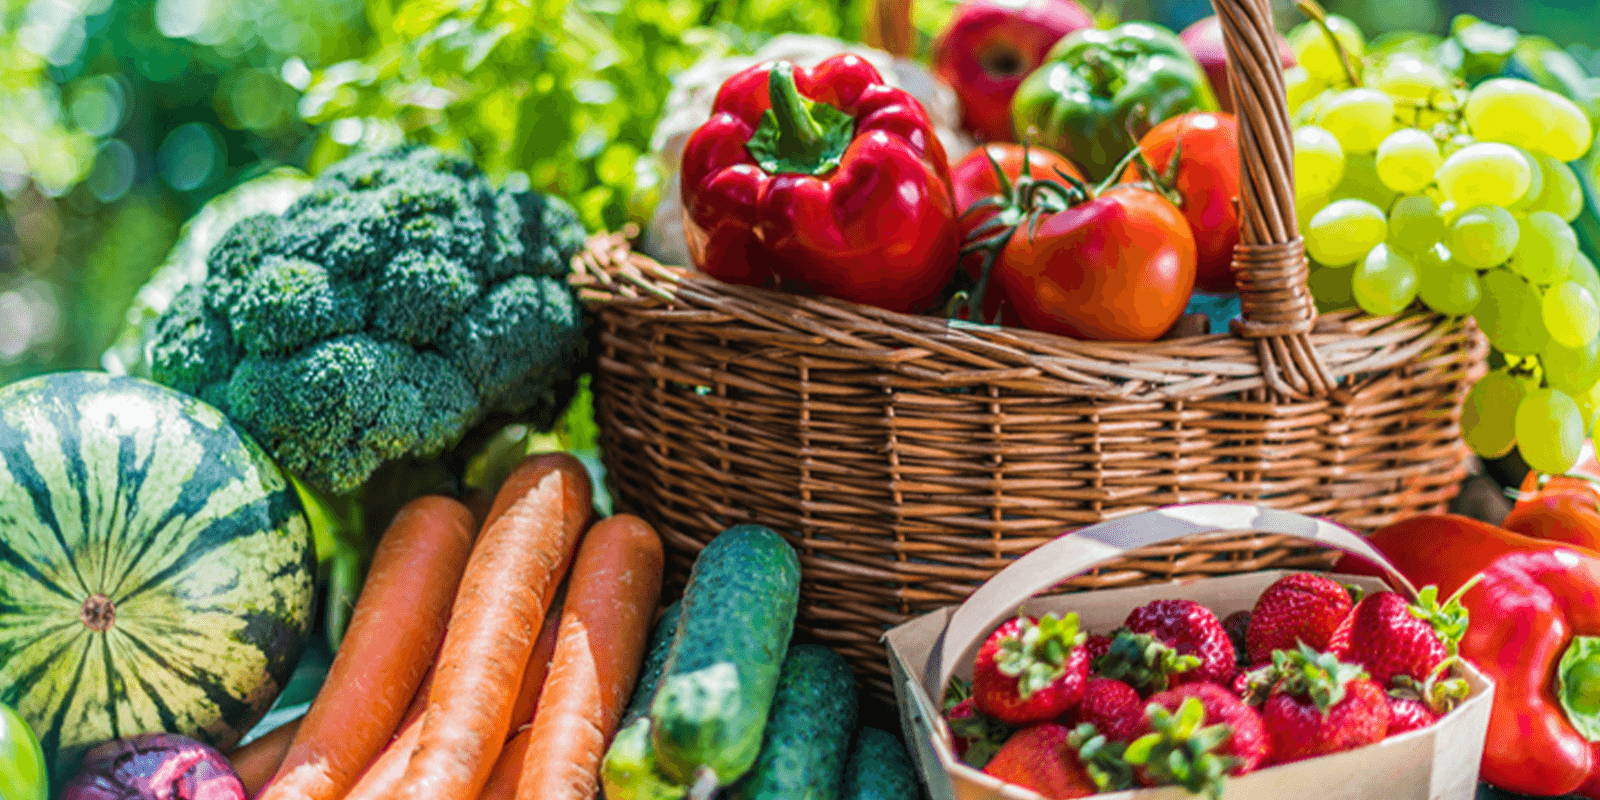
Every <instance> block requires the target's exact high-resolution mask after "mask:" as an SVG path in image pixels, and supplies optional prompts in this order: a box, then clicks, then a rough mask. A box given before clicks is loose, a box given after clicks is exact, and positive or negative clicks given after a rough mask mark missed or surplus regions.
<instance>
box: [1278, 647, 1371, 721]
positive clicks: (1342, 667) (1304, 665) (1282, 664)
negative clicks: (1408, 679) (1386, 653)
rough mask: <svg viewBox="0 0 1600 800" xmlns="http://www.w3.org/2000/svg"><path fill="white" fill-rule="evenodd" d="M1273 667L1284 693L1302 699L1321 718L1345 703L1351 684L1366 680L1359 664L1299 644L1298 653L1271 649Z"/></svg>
mask: <svg viewBox="0 0 1600 800" xmlns="http://www.w3.org/2000/svg"><path fill="white" fill-rule="evenodd" d="M1272 668H1273V669H1274V670H1276V671H1277V673H1278V686H1279V688H1281V689H1282V690H1283V691H1284V692H1286V693H1288V694H1291V695H1294V696H1296V697H1304V698H1307V699H1309V700H1311V702H1312V703H1313V704H1315V705H1316V707H1317V710H1318V711H1320V712H1322V716H1324V717H1326V716H1328V711H1329V709H1331V708H1333V707H1334V706H1336V705H1338V704H1339V702H1340V701H1342V700H1344V694H1345V687H1346V686H1348V685H1349V683H1350V682H1351V681H1354V680H1359V679H1361V678H1365V677H1367V671H1366V670H1365V669H1362V668H1361V666H1360V665H1359V664H1351V663H1349V662H1345V661H1340V660H1339V657H1338V656H1335V655H1333V654H1331V653H1322V652H1318V651H1316V650H1313V649H1312V648H1310V647H1307V646H1306V645H1304V644H1302V645H1300V648H1299V649H1298V650H1274V651H1273V653H1272Z"/></svg>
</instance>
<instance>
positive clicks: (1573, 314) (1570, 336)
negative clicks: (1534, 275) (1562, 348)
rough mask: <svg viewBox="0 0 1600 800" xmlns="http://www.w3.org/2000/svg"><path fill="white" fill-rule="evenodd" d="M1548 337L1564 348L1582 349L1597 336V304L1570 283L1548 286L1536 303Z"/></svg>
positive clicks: (1599, 327) (1599, 328)
mask: <svg viewBox="0 0 1600 800" xmlns="http://www.w3.org/2000/svg"><path fill="white" fill-rule="evenodd" d="M1540 310H1541V311H1542V312H1543V316H1544V327H1545V329H1546V330H1548V331H1550V338H1551V339H1553V340H1554V341H1556V342H1558V343H1560V344H1563V345H1566V346H1567V347H1583V346H1584V345H1587V344H1588V343H1589V342H1592V341H1594V338H1595V336H1596V335H1600V303H1596V302H1595V297H1594V295H1592V294H1589V290H1588V289H1585V288H1583V287H1582V286H1579V285H1578V284H1576V283H1573V282H1572V281H1563V282H1561V283H1559V284H1556V285H1555V286H1552V287H1550V288H1549V289H1548V290H1546V291H1545V293H1544V298H1543V299H1542V300H1541V301H1540Z"/></svg>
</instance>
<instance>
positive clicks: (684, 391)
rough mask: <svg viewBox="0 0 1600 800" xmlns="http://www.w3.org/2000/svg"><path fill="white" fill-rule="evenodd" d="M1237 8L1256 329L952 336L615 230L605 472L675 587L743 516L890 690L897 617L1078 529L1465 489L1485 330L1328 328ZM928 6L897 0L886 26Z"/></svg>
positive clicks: (1161, 572) (1249, 323)
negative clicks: (1236, 506)
mask: <svg viewBox="0 0 1600 800" xmlns="http://www.w3.org/2000/svg"><path fill="white" fill-rule="evenodd" d="M1216 5H1217V9H1218V12H1219V14H1220V15H1221V16H1222V19H1223V27H1224V32H1225V34H1226V37H1227V41H1228V46H1229V54H1230V58H1231V59H1232V63H1233V65H1234V67H1235V74H1236V75H1242V76H1243V79H1242V80H1236V81H1235V82H1234V83H1235V99H1236V103H1235V107H1236V108H1237V109H1239V114H1240V133H1241V150H1242V153H1241V155H1242V158H1241V160H1242V164H1243V178H1244V180H1243V188H1242V192H1241V198H1240V206H1241V214H1242V220H1243V223H1242V231H1241V238H1242V242H1241V246H1240V248H1239V251H1238V254H1237V255H1236V258H1235V264H1234V272H1235V275H1236V277H1237V282H1238V285H1239V288H1240V294H1241V299H1242V300H1243V306H1244V311H1245V318H1244V319H1243V320H1241V321H1239V323H1238V324H1236V325H1235V327H1234V333H1233V335H1213V336H1203V337H1193V338H1183V339H1174V340H1168V341H1160V342H1154V343H1148V344H1144V343H1141V344H1120V343H1116V344H1114V343H1104V342H1084V341H1077V340H1073V339H1068V338H1064V337H1060V336H1054V335H1050V334H1043V333H1036V332H1031V331H1025V330H1019V329H1013V328H997V327H982V326H971V325H961V324H952V323H950V322H949V321H947V320H944V319H939V318H934V317H918V316H908V315H904V314H897V313H893V312H888V311H883V310H880V309H876V308H871V307H865V306H859V305H853V304H850V303H845V302H841V301H836V300H830V299H819V298H809V297H801V296H795V295H787V294H781V293H777V292H772V291H767V290H762V289H753V288H747V287H740V286H732V285H727V284H723V283H720V282H718V281H716V280H714V279H711V278H709V277H707V276H705V275H702V274H699V273H695V272H692V271H689V270H684V269H680V268H674V267H665V266H662V265H659V264H657V263H655V262H654V261H652V260H650V259H648V258H646V257H644V256H642V255H639V254H636V253H633V252H631V251H630V250H629V249H628V245H627V238H626V237H625V236H623V235H609V236H602V237H597V238H596V239H594V240H593V241H591V243H590V248H589V250H588V252H587V253H585V254H584V256H583V257H582V258H580V259H579V261H578V265H577V269H576V272H575V276H574V280H575V283H576V284H577V285H578V286H579V287H580V289H582V291H583V294H584V297H585V300H586V301H587V302H588V303H589V305H590V307H591V308H593V309H594V310H595V311H596V312H597V318H598V321H599V337H600V339H599V362H598V369H597V373H596V377H595V381H594V389H595V403H596V411H597V414H598V417H599V420H600V425H601V431H602V437H603V438H602V447H603V449H604V453H605V462H606V467H607V469H608V471H609V473H610V476H611V477H610V480H611V486H612V491H613V494H614V496H615V498H616V500H617V504H618V507H619V508H620V509H625V510H629V511H632V512H635V513H638V514H641V515H643V516H645V517H646V518H647V519H649V520H651V521H652V522H653V523H655V524H656V525H657V526H658V528H659V529H660V530H661V532H662V534H663V535H664V536H665V537H666V540H667V543H668V546H669V548H670V551H671V553H672V558H671V566H670V568H669V572H670V573H671V577H672V578H674V579H675V580H677V581H679V582H681V581H682V580H683V579H684V578H685V577H686V575H687V571H688V565H689V563H690V562H691V560H692V558H693V554H694V553H696V552H698V550H699V548H700V547H702V546H703V545H704V543H705V542H707V541H708V540H709V539H710V538H711V537H712V536H714V535H715V534H716V533H717V532H719V531H721V530H722V529H723V528H725V527H727V526H728V525H730V524H733V523H736V522H742V521H757V522H761V523H764V524H766V525H769V526H771V527H773V528H775V529H777V530H779V531H782V532H784V533H786V534H788V535H789V536H790V539H791V541H792V542H793V543H794V544H795V546H796V547H797V548H798V549H799V551H800V554H801V560H802V563H803V565H804V586H803V589H802V592H803V597H802V603H801V606H802V607H801V612H800V624H801V627H802V629H804V630H805V631H807V632H808V633H810V634H811V635H813V636H816V637H817V638H819V639H822V640H824V641H827V642H829V643H831V644H833V645H835V646H836V647H838V648H839V649H840V650H841V651H842V652H844V653H845V654H846V655H847V656H849V657H850V658H851V660H852V661H853V662H854V663H855V665H856V666H857V669H858V670H860V671H861V672H862V673H863V674H864V676H866V677H867V678H868V679H869V681H870V683H871V686H872V688H873V689H874V690H875V691H877V692H879V693H881V695H882V696H887V693H888V683H887V667H886V664H885V661H884V656H883V650H882V647H881V645H880V644H879V642H878V639H879V636H880V635H881V634H882V632H883V630H884V629H885V628H886V627H888V626H890V625H893V624H896V623H898V622H901V621H903V620H905V619H907V618H908V617H910V616H912V615H916V614H918V613H921V612H924V611H927V610H929V609H932V608H936V607H939V606H944V605H948V604H952V603H958V602H960V601H961V600H963V599H964V598H965V597H966V595H967V594H968V593H969V592H970V591H971V590H972V589H973V588H974V587H976V586H977V585H979V584H980V583H982V582H983V581H984V580H985V579H987V578H988V577H989V576H990V575H992V574H994V573H995V572H996V571H998V570H999V569H1000V568H1001V567H1002V566H1004V564H1005V563H1006V562H1007V560H1008V559H1010V558H1012V557H1014V556H1015V555H1016V554H1019V553H1023V552H1027V551H1029V550H1032V549H1034V548H1035V547H1038V546H1039V545H1040V544H1041V543H1042V542H1043V541H1045V540H1046V539H1048V538H1051V537H1052V536H1055V535H1057V534H1059V533H1060V532H1061V531H1062V530H1064V529H1068V528H1072V527H1075V526H1080V525H1084V524H1087V523H1091V522H1096V521H1099V520H1102V519H1105V518H1107V517H1109V516H1112V515H1116V514H1123V513H1128V512H1131V511H1136V510H1143V509H1148V508H1152V507H1156V506H1161V505H1167V504H1172V503H1189V502H1197V501H1204V500H1216V499H1226V498H1235V499H1240V500H1251V501H1259V502H1263V503H1267V504H1270V505H1274V506H1279V507H1284V508H1291V509H1295V510H1299V511H1303V512H1307V513H1312V514H1320V515H1326V516H1329V517H1332V518H1334V519H1337V520H1339V521H1341V522H1343V523H1345V524H1347V525H1350V526H1352V527H1355V528H1357V529H1362V528H1369V527H1372V526H1376V525H1380V524H1383V523H1385V522H1387V521H1389V520H1392V519H1394V518H1395V517H1397V516H1399V515H1403V514H1410V513H1415V512H1420V511H1425V510H1435V509H1438V508H1440V507H1441V506H1442V505H1443V504H1444V503H1445V502H1446V501H1447V500H1448V499H1449V498H1450V497H1451V496H1452V495H1453V494H1454V493H1455V488H1456V484H1457V482H1458V481H1459V480H1460V479H1461V478H1462V477H1463V474H1464V470H1465V463H1466V453H1465V451H1464V450H1463V447H1462V445H1461V443H1460V438H1459V434H1458V428H1457V422H1458V414H1459V406H1460V401H1461V398H1462V397H1463V396H1464V395H1465V393H1466V390H1467V388H1468V387H1469V386H1470V383H1471V381H1472V380H1473V379H1474V378H1475V377H1476V374H1477V373H1478V371H1479V370H1480V369H1481V364H1482V362H1483V359H1484V356H1485V354H1486V345H1485V343H1484V341H1483V338H1482V336H1481V335H1479V334H1478V332H1477V330H1476V329H1475V328H1473V327H1472V326H1471V324H1470V322H1468V321H1464V320H1455V319H1446V318H1443V317H1439V316H1437V315H1433V314H1426V313H1412V314H1407V315H1403V316H1400V317H1395V318H1371V317H1366V316H1361V315H1357V314H1354V313H1341V314H1335V315H1328V316H1323V317H1321V318H1320V319H1318V318H1317V316H1316V312H1315V310H1314V307H1313V306H1312V303H1311V300H1310V297H1309V294H1308V292H1307V291H1306V288H1305V277H1306V263H1305V257H1304V255H1303V250H1302V249H1301V245H1300V238H1299V232H1298V230H1297V226H1296V223H1295V215H1294V208H1293V192H1292V191H1291V186H1292V183H1291V175H1290V169H1291V165H1292V157H1291V155H1290V129H1289V124H1288V117H1287V112H1286V110H1285V107H1284V100H1283V88H1282V76H1281V74H1280V72H1279V68H1278V62H1277V54H1276V50H1275V49H1274V48H1275V46H1274V45H1273V44H1271V42H1272V39H1271V38H1270V35H1271V32H1272V31H1271V21H1270V17H1269V15H1268V12H1267V5H1266V3H1265V0H1217V2H1216ZM904 11H905V4H904V2H903V0H899V2H896V0H885V2H884V3H883V5H882V6H881V7H880V8H879V9H878V14H877V22H876V23H875V24H883V20H885V19H889V18H895V17H902V16H903V12H904ZM900 24H901V25H905V24H908V23H907V22H905V20H904V19H903V18H902V19H901V22H900ZM907 38H908V37H907ZM1241 65H1243V69H1242V70H1241V69H1240V66H1241ZM1324 563H1326V559H1325V556H1324V555H1323V554H1322V553H1320V552H1318V551H1308V550H1306V549H1304V548H1303V547H1301V546H1297V545H1296V544H1294V543H1293V542H1291V541H1287V540H1280V539H1278V538H1276V537H1272V536H1238V535H1233V536H1214V537H1199V538H1197V539H1192V540H1186V541H1184V542H1182V543H1179V544H1173V545H1165V546H1162V547H1158V548H1152V549H1150V550H1147V551H1142V552H1139V553H1136V554H1134V555H1132V556H1130V557H1128V558H1126V559H1124V560H1122V561H1120V562H1118V563H1116V564H1115V565H1113V566H1111V567H1108V568H1105V569H1102V570H1099V571H1097V572H1096V573H1095V574H1092V575H1087V576H1083V577H1079V578H1075V579H1073V580H1072V581H1070V582H1069V583H1068V584H1067V585H1066V586H1067V587H1068V588H1077V589H1089V588H1105V587H1110V586H1121V585H1130V584H1135V583H1141V582H1149V581H1159V580H1169V579H1172V578H1175V577H1181V576H1185V575H1217V574H1228V573H1236V572H1245V571H1253V570H1258V569H1264V568H1268V567H1293V566H1314V565H1318V564H1324Z"/></svg>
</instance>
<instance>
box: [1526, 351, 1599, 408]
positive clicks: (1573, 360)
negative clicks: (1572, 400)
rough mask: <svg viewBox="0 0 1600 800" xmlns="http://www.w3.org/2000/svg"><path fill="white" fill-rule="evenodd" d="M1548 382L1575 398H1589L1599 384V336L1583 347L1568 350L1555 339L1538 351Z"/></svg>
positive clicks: (1551, 386)
mask: <svg viewBox="0 0 1600 800" xmlns="http://www.w3.org/2000/svg"><path fill="white" fill-rule="evenodd" d="M1539 363H1540V364H1541V365H1542V366H1543V367H1544V379H1545V382H1546V383H1548V384H1550V388H1552V389H1560V390H1561V391H1563V392H1566V393H1567V394H1570V395H1572V396H1573V397H1578V396H1580V395H1582V396H1585V397H1587V396H1588V393H1589V390H1590V389H1592V388H1594V386H1595V385H1596V384H1600V337H1596V338H1594V339H1591V340H1589V342H1588V343H1587V344H1585V345H1583V346H1581V347H1568V346H1566V345H1564V344H1561V343H1560V342H1557V341H1555V340H1554V339H1552V340H1551V341H1550V342H1549V343H1548V344H1546V345H1545V346H1544V349H1543V350H1540V351H1539Z"/></svg>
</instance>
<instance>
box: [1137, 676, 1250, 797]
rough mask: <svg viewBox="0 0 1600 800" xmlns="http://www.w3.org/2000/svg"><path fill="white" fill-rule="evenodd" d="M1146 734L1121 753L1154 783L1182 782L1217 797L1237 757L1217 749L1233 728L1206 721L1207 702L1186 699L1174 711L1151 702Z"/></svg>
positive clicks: (1187, 787) (1160, 784) (1148, 710)
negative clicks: (1148, 725)
mask: <svg viewBox="0 0 1600 800" xmlns="http://www.w3.org/2000/svg"><path fill="white" fill-rule="evenodd" d="M1146 713H1147V714H1149V719H1150V729H1151V730H1150V733H1147V734H1145V735H1144V736H1141V737H1139V738H1138V739H1135V740H1133V742H1132V743H1130V744H1129V745H1128V747H1127V750H1125V751H1124V752H1123V758H1124V759H1125V760H1126V761H1127V762H1128V763H1129V764H1132V765H1134V766H1136V767H1139V768H1141V769H1142V770H1143V771H1144V774H1145V776H1146V777H1147V778H1149V779H1150V780H1151V781H1152V782H1153V783H1154V784H1155V785H1158V786H1166V785H1173V786H1181V787H1183V788H1185V789H1187V790H1189V791H1190V792H1193V793H1195V794H1202V793H1203V794H1205V795H1206V796H1208V797H1210V798H1212V800H1218V799H1219V798H1221V797H1222V788H1223V784H1224V782H1225V781H1226V779H1227V776H1228V773H1229V772H1230V771H1231V770H1233V769H1234V767H1236V766H1238V764H1239V759H1237V758H1235V757H1233V756H1229V755H1223V754H1221V753H1218V752H1217V750H1218V749H1219V748H1220V747H1222V745H1223V744H1224V743H1225V742H1227V741H1228V740H1229V738H1231V737H1232V736H1233V727H1232V726H1230V725H1224V724H1217V725H1206V724H1205V721H1206V710H1205V706H1204V705H1203V704H1202V703H1201V702H1200V700H1199V699H1198V698H1194V697H1189V698H1185V699H1184V701H1183V702H1182V703H1180V704H1179V705H1178V710H1177V713H1173V712H1171V711H1168V710H1167V709H1166V708H1164V707H1162V706H1161V705H1159V704H1155V703H1152V704H1151V705H1150V707H1149V708H1148V709H1147V710H1146Z"/></svg>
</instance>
